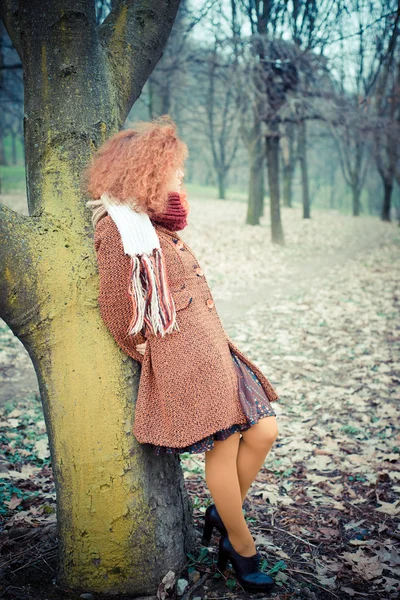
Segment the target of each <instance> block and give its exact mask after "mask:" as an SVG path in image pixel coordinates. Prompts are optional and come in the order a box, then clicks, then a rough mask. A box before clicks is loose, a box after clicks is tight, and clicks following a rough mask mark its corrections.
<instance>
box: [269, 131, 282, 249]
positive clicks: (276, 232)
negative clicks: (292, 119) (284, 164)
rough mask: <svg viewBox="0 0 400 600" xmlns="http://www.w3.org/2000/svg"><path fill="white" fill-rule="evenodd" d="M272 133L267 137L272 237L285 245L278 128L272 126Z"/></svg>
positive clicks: (273, 240)
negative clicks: (281, 206) (280, 188)
mask: <svg viewBox="0 0 400 600" xmlns="http://www.w3.org/2000/svg"><path fill="white" fill-rule="evenodd" d="M269 129H270V131H269V133H268V134H267V135H266V147H267V168H268V183H269V206H270V216H271V236H272V242H273V243H277V244H283V243H284V236H283V229H282V221H281V211H280V197H279V134H278V129H277V126H274V125H272V126H270V128H269Z"/></svg>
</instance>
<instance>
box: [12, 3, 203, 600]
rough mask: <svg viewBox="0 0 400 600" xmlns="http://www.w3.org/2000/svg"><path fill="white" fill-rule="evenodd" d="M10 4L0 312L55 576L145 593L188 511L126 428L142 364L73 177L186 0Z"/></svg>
mask: <svg viewBox="0 0 400 600" xmlns="http://www.w3.org/2000/svg"><path fill="white" fill-rule="evenodd" d="M14 4H15V3H14V2H11V1H10V2H5V3H2V4H0V13H1V17H2V19H3V21H4V23H5V26H6V28H7V30H8V32H9V35H10V38H11V39H12V41H13V44H14V47H15V48H16V50H17V52H18V54H19V56H20V58H21V60H22V63H23V67H24V85H25V87H24V102H25V106H24V112H25V118H24V132H25V152H26V172H27V193H28V211H29V216H21V215H19V214H17V213H15V212H14V211H12V210H10V209H9V208H7V207H6V206H4V205H3V204H1V203H0V316H1V318H2V319H4V321H5V322H6V323H7V325H8V326H9V327H10V329H11V330H12V331H13V333H14V335H15V336H16V337H18V339H19V340H20V341H21V342H22V343H23V345H24V346H25V348H26V350H27V351H28V353H29V356H30V358H31V360H32V363H33V365H34V367H35V371H36V373H37V377H38V382H39V389H40V396H41V402H42V405H43V411H44V418H45V421H46V426H47V432H48V438H49V446H50V452H51V462H52V467H53V475H54V482H55V488H56V492H57V526H58V548H59V569H58V576H57V579H58V582H59V583H60V585H63V586H67V587H68V588H69V589H70V590H78V591H82V592H83V591H84V592H91V593H104V594H109V595H118V596H119V595H129V596H130V597H133V596H139V595H154V594H155V593H156V591H157V587H158V585H159V583H160V581H161V579H162V577H163V576H164V575H165V574H166V572H167V571H168V570H169V569H171V570H173V571H175V572H179V570H180V569H181V568H182V567H183V566H184V565H185V564H186V561H187V556H186V553H187V552H190V551H193V548H194V544H195V537H194V530H193V524H192V518H191V516H192V515H191V505H190V502H189V498H188V496H187V493H186V490H185V485H184V480H183V474H182V470H181V468H180V464H179V460H178V459H177V457H176V456H165V457H164V456H163V457H162V458H160V459H158V458H157V457H156V456H153V455H152V453H151V449H150V448H147V447H146V445H141V444H139V443H138V442H137V441H136V440H135V438H134V436H133V434H132V427H133V421H134V417H135V406H136V405H135V402H136V397H137V389H138V383H139V377H140V369H139V367H138V364H137V363H136V362H135V361H133V360H131V359H128V357H127V356H126V355H124V353H123V352H122V351H121V350H120V348H118V346H117V345H116V344H115V341H114V340H113V338H112V336H111V335H110V333H109V331H107V328H106V327H105V325H104V323H103V322H102V319H101V316H100V312H99V308H98V301H97V297H98V272H97V264H96V255H95V250H94V247H93V229H92V224H91V210H90V209H89V208H87V207H86V206H85V203H84V201H85V197H84V196H83V195H82V190H81V180H80V175H81V173H82V170H83V168H84V167H85V166H86V164H87V162H88V161H89V160H90V158H91V156H92V153H93V151H94V150H96V148H98V147H99V145H101V144H102V143H103V142H105V141H106V140H107V139H108V138H109V137H110V136H111V135H112V134H114V133H115V132H117V131H119V130H120V129H121V128H122V126H123V125H124V123H125V120H126V117H127V115H128V113H129V111H130V109H131V107H132V104H133V103H134V102H135V101H136V99H137V98H138V97H139V96H140V94H141V91H142V88H143V85H144V84H145V82H146V81H147V79H148V77H149V75H150V73H151V72H152V70H153V69H154V67H155V65H156V64H157V62H158V60H159V58H160V56H161V54H162V50H163V48H164V45H165V43H166V41H167V39H168V34H169V31H170V29H171V27H172V24H173V22H174V18H175V15H176V11H177V9H178V6H179V0H170V1H169V2H165V3H164V2H158V1H157V0H147V1H146V3H145V4H143V3H142V2H126V1H125V0H114V2H113V5H112V7H113V8H112V11H111V12H110V13H109V14H108V16H107V17H106V19H105V20H104V21H103V23H102V24H101V25H100V26H98V25H97V23H96V14H95V4H94V2H93V0H68V1H67V0H42V2H38V1H34V0H32V1H31V2H19V4H18V11H17V10H15V6H14ZM21 33H23V35H20V34H21ZM171 532H173V535H172V534H171Z"/></svg>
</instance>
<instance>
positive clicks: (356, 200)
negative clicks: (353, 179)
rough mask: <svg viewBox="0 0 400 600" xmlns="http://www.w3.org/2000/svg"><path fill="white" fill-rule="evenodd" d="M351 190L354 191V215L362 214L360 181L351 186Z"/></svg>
mask: <svg viewBox="0 0 400 600" xmlns="http://www.w3.org/2000/svg"><path fill="white" fill-rule="evenodd" d="M351 192H352V196H353V198H352V200H353V217H359V216H360V194H361V192H360V189H359V186H358V182H357V183H356V184H355V185H352V187H351Z"/></svg>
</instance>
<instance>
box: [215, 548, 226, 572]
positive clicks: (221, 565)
mask: <svg viewBox="0 0 400 600" xmlns="http://www.w3.org/2000/svg"><path fill="white" fill-rule="evenodd" d="M228 559H229V556H228V555H227V554H226V553H225V552H224V551H223V550H222V548H220V549H219V552H218V562H217V569H218V570H219V571H221V572H223V571H225V569H226V567H227V564H228Z"/></svg>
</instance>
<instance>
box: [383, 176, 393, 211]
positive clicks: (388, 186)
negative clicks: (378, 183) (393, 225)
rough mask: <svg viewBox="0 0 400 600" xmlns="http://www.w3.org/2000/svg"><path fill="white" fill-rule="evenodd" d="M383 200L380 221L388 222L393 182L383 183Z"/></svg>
mask: <svg viewBox="0 0 400 600" xmlns="http://www.w3.org/2000/svg"><path fill="white" fill-rule="evenodd" d="M383 186H384V198H383V205H382V212H381V219H382V221H390V220H391V219H390V210H391V200H392V192H393V181H387V180H386V181H384V182H383Z"/></svg>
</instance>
